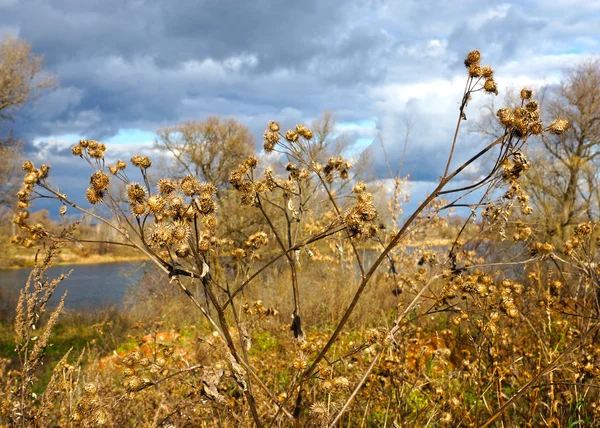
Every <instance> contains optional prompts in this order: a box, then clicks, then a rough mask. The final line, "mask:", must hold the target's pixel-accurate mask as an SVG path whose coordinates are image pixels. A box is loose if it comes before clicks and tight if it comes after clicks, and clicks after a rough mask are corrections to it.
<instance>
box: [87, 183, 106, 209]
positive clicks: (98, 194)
mask: <svg viewBox="0 0 600 428" xmlns="http://www.w3.org/2000/svg"><path fill="white" fill-rule="evenodd" d="M103 196H104V193H103V192H102V190H97V189H95V188H93V187H88V189H87V190H86V191H85V198H86V199H87V200H88V202H89V203H90V204H92V205H95V204H97V203H99V202H102V198H103Z"/></svg>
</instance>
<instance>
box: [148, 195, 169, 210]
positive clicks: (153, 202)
mask: <svg viewBox="0 0 600 428" xmlns="http://www.w3.org/2000/svg"><path fill="white" fill-rule="evenodd" d="M147 204H148V208H149V209H150V211H151V212H152V213H154V214H158V213H160V212H162V210H163V209H164V208H165V205H166V204H167V201H166V200H165V198H163V197H162V196H160V195H154V196H150V197H149V198H148V201H147Z"/></svg>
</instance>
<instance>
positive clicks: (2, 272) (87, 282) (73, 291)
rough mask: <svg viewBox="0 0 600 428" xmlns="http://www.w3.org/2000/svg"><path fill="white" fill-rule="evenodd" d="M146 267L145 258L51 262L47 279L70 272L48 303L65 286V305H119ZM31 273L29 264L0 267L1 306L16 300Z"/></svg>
mask: <svg viewBox="0 0 600 428" xmlns="http://www.w3.org/2000/svg"><path fill="white" fill-rule="evenodd" d="M145 268H146V262H144V261H138V262H123V263H104V264H94V265H72V266H52V267H51V268H49V269H48V271H47V274H48V278H50V279H54V278H56V277H58V276H60V275H61V274H63V273H68V272H69V271H70V270H71V269H72V270H73V272H72V273H71V275H70V276H69V277H68V278H66V279H65V280H63V281H62V282H61V283H60V284H59V285H58V286H57V287H56V291H55V292H54V295H53V296H52V298H51V299H50V303H49V304H50V306H56V304H57V303H58V302H59V300H60V298H61V297H62V295H63V294H64V292H65V290H68V295H67V298H66V300H65V309H74V310H82V309H85V310H88V309H89V310H93V309H98V308H101V307H104V306H109V305H119V304H120V303H121V302H122V300H123V296H124V295H125V291H126V289H127V287H128V286H131V285H133V284H135V283H136V282H137V281H138V280H139V278H140V277H141V276H142V274H143V272H144V269H145ZM30 273H31V268H23V269H0V302H1V303H2V304H3V305H4V306H9V305H12V304H14V302H16V298H17V296H18V293H19V290H20V289H21V288H23V287H24V286H25V283H26V282H27V277H28V276H29V274H30ZM4 309H5V310H6V309H7V308H6V307H5V308H4Z"/></svg>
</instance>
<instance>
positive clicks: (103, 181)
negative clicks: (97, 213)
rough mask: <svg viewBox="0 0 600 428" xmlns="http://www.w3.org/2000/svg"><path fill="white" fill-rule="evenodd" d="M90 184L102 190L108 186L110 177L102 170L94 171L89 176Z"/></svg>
mask: <svg viewBox="0 0 600 428" xmlns="http://www.w3.org/2000/svg"><path fill="white" fill-rule="evenodd" d="M90 184H91V185H92V187H93V188H94V189H96V190H99V191H103V190H106V189H107V188H108V185H109V184H110V178H108V175H106V174H105V173H104V172H103V171H96V172H94V173H93V174H92V176H91V177H90Z"/></svg>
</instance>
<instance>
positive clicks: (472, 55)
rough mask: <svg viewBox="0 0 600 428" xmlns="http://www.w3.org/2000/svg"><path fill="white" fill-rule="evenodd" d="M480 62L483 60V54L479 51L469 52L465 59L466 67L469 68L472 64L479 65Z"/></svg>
mask: <svg viewBox="0 0 600 428" xmlns="http://www.w3.org/2000/svg"><path fill="white" fill-rule="evenodd" d="M480 60H481V53H480V52H479V51H478V50H477V49H474V50H472V51H471V52H469V53H468V55H467V57H466V58H465V67H467V68H468V67H470V66H471V65H472V64H477V63H479V61H480Z"/></svg>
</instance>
